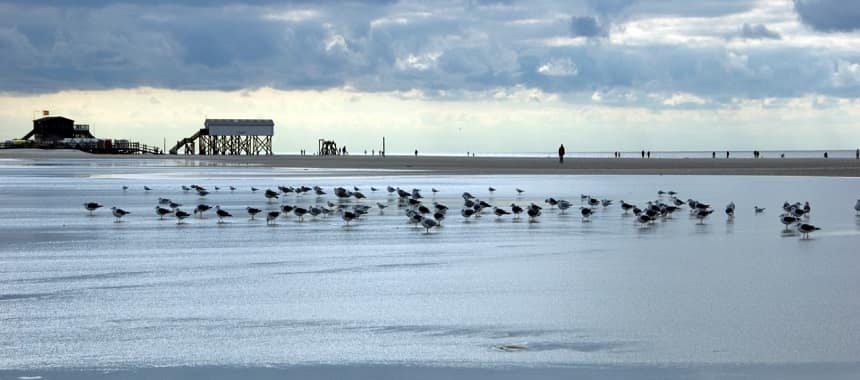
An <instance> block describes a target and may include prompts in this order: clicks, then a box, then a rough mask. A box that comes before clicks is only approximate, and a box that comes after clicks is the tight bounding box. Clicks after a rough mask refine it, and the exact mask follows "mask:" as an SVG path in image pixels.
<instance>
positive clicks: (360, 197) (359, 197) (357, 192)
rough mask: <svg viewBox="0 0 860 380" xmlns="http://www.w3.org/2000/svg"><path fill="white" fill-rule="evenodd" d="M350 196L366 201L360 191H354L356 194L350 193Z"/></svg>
mask: <svg viewBox="0 0 860 380" xmlns="http://www.w3.org/2000/svg"><path fill="white" fill-rule="evenodd" d="M352 196H354V197H355V199H366V198H367V197H366V196H364V194H362V193H361V192H360V191H356V192H354V193H352Z"/></svg>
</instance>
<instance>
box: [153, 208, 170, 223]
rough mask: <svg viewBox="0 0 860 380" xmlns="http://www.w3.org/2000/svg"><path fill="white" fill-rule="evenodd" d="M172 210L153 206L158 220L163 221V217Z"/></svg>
mask: <svg viewBox="0 0 860 380" xmlns="http://www.w3.org/2000/svg"><path fill="white" fill-rule="evenodd" d="M172 213H173V210H171V209H169V208H164V207H161V206H155V215H158V219H161V220H164V216H165V215H167V214H172Z"/></svg>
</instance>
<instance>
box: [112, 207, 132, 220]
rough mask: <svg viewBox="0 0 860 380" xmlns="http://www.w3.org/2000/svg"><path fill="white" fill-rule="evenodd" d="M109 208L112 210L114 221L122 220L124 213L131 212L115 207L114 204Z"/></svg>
mask: <svg viewBox="0 0 860 380" xmlns="http://www.w3.org/2000/svg"><path fill="white" fill-rule="evenodd" d="M110 209H111V211H112V212H113V216H114V217H115V218H116V220H115V221H114V223H119V222H121V221H122V217H124V216H126V215H128V214H131V212H128V211H125V210H123V209H121V208H116V207H115V206H114V207H111V208H110Z"/></svg>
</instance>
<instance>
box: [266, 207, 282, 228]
mask: <svg viewBox="0 0 860 380" xmlns="http://www.w3.org/2000/svg"><path fill="white" fill-rule="evenodd" d="M279 216H281V212H280V211H269V212H268V213H267V214H266V225H267V226H269V225H275V224H277V220H278V217H279Z"/></svg>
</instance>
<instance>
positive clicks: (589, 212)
mask: <svg viewBox="0 0 860 380" xmlns="http://www.w3.org/2000/svg"><path fill="white" fill-rule="evenodd" d="M579 212H580V213H581V214H582V221H583V222H587V221H589V218H590V217H591V215H592V214H594V210H592V209H590V208H588V207H580V208H579Z"/></svg>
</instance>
